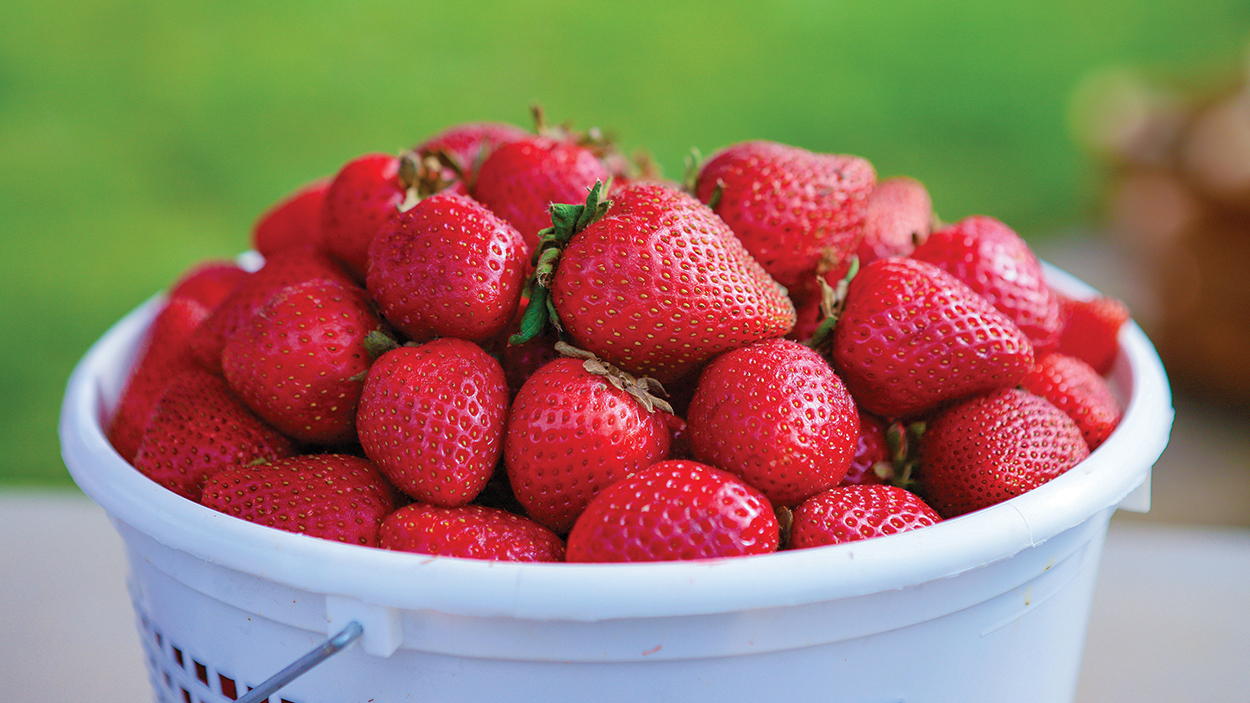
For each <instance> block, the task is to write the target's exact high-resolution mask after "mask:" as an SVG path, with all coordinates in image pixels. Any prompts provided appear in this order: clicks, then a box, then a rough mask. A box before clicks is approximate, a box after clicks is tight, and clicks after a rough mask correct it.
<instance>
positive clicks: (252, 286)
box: [191, 247, 352, 374]
mask: <svg viewBox="0 0 1250 703" xmlns="http://www.w3.org/2000/svg"><path fill="white" fill-rule="evenodd" d="M316 279H330V280H335V281H339V282H342V283H345V284H346V283H351V282H352V279H351V277H350V276H348V275H347V273H346V272H344V271H343V269H342V267H341V266H339V265H338V264H337V263H335V262H334V260H332V259H331V258H330V257H329V256H327V255H326V254H324V253H322V252H319V251H317V250H316V249H314V248H313V247H298V248H291V249H284V250H282V251H279V252H275V253H274V254H273V256H271V257H269V258H268V259H266V260H265V263H264V265H263V266H261V267H260V268H259V269H258V270H256V271H254V272H251V273H249V274H247V275H246V276H244V277H243V278H241V279H240V280H239V281H238V283H237V284H236V285H235V286H234V288H232V289H231V290H230V292H229V293H227V294H226V295H225V297H224V298H222V300H221V302H220V303H219V304H218V305H217V307H215V308H213V310H212V314H211V315H210V317H209V318H208V319H207V320H205V321H204V324H203V325H201V326H200V328H199V329H197V330H196V331H195V334H194V335H192V338H191V352H192V354H194V356H195V359H196V361H198V362H199V363H200V365H201V366H203V367H204V368H206V369H208V370H209V371H212V372H213V373H217V374H220V373H222V368H221V354H222V351H223V350H224V349H225V347H226V338H227V337H229V336H230V335H231V334H233V333H234V331H235V330H236V329H238V328H239V327H240V326H242V325H243V324H245V323H246V322H247V321H248V320H250V319H251V317H252V315H254V314H256V311H258V310H259V309H260V308H261V306H263V305H264V304H265V303H267V302H268V301H269V299H270V298H272V297H273V296H274V294H276V293H277V292H278V291H279V290H281V289H282V288H285V287H286V286H289V285H294V284H296V283H303V282H304V281H311V280H316Z"/></svg>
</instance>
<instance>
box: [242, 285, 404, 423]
mask: <svg viewBox="0 0 1250 703" xmlns="http://www.w3.org/2000/svg"><path fill="white" fill-rule="evenodd" d="M380 327H381V321H380V320H379V319H378V317H377V315H376V314H375V313H374V312H373V309H372V308H371V307H370V305H369V302H368V300H367V297H366V295H365V292H364V290H363V289H361V288H359V287H357V286H355V285H354V284H350V283H342V282H339V281H333V280H320V279H319V280H312V281H305V282H303V283H299V284H296V285H293V286H288V287H286V288H282V289H281V290H279V291H278V292H277V293H276V294H275V295H274V296H273V297H272V298H271V299H270V300H269V302H267V303H266V304H265V305H264V306H263V307H261V308H260V310H258V311H257V312H256V314H254V315H253V316H252V318H251V319H250V320H249V321H248V322H247V323H246V324H244V325H242V326H240V327H239V328H238V329H237V330H235V331H234V333H233V334H231V335H230V337H229V338H228V339H227V340H226V346H225V349H224V350H223V352H222V369H223V371H224V373H225V376H226V380H227V381H228V382H229V383H230V387H231V388H232V389H234V391H235V392H236V393H237V394H238V395H239V397H240V398H241V399H242V400H243V402H244V403H246V404H247V405H248V407H250V408H251V409H252V410H253V411H255V412H256V414H257V415H260V416H261V417H262V418H264V419H265V420H266V421H267V422H269V423H270V424H272V425H273V426H274V427H276V428H278V429H279V430H281V431H282V432H283V433H284V434H286V435H287V436H289V437H292V438H294V439H296V440H298V441H301V442H307V443H311V444H318V445H336V444H342V443H345V442H351V441H352V440H354V439H355V436H356V406H357V403H358V402H359V400H360V392H361V389H362V388H363V386H364V377H365V372H366V371H368V369H369V364H370V363H371V362H372V357H371V356H370V355H369V353H368V351H367V350H366V348H365V337H366V336H367V335H368V334H369V333H370V332H373V331H376V330H378V329H379V328H380Z"/></svg>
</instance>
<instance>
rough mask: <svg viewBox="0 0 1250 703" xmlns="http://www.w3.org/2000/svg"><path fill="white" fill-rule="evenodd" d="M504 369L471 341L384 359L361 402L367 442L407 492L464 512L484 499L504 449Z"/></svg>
mask: <svg viewBox="0 0 1250 703" xmlns="http://www.w3.org/2000/svg"><path fill="white" fill-rule="evenodd" d="M507 407H508V388H507V382H506V381H505V379H504V375H503V369H502V368H501V367H500V365H499V362H498V361H496V360H495V359H494V358H493V357H491V356H490V355H489V354H487V353H486V352H484V351H482V349H481V348H480V347H478V346H477V345H476V344H473V343H472V342H468V341H465V340H461V339H455V338H451V337H444V338H441V339H436V340H434V341H431V342H427V343H426V344H422V345H420V346H415V347H412V346H404V347H399V348H397V349H393V350H391V351H388V352H386V353H384V354H382V355H381V356H379V357H378V358H377V360H376V361H375V362H374V363H373V366H372V367H371V368H370V369H369V374H368V377H367V378H366V379H365V385H364V389H363V391H362V393H361V397H360V409H359V411H358V412H357V416H356V430H357V436H358V437H359V440H360V444H361V446H362V447H363V448H364V451H365V455H366V456H368V457H369V458H370V459H371V460H372V461H373V462H374V463H375V464H377V466H378V468H379V469H381V471H382V472H383V473H384V474H386V476H387V478H389V479H390V480H391V482H392V483H394V484H395V485H396V486H397V487H398V488H399V489H400V490H402V491H404V492H405V493H407V494H408V495H409V496H411V497H412V498H415V499H416V500H419V501H421V502H423V503H429V504H431V505H438V506H441V507H458V506H461V505H465V504H467V503H469V502H470V501H472V500H473V499H474V498H476V497H477V495H478V494H479V493H481V491H482V489H483V488H484V487H485V486H486V484H487V482H488V481H489V480H490V478H491V475H492V474H493V473H494V471H495V465H496V463H497V462H498V460H499V457H500V454H501V452H502V448H503V433H504V424H505V421H506V419H507Z"/></svg>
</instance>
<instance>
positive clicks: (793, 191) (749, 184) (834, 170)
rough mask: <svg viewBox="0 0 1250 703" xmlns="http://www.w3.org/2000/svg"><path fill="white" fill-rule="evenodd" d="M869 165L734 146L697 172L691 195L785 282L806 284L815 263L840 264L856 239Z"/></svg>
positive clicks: (871, 177)
mask: <svg viewBox="0 0 1250 703" xmlns="http://www.w3.org/2000/svg"><path fill="white" fill-rule="evenodd" d="M876 179H877V176H876V171H875V170H874V169H873V167H872V164H870V163H868V162H867V161H866V160H864V159H861V158H859V157H856V156H847V155H841V154H819V153H815V152H811V151H808V150H806V149H802V148H799V147H795V146H789V145H785V144H778V143H776V142H767V141H751V142H742V143H739V144H734V145H732V146H729V147H727V148H725V149H722V150H721V151H719V152H717V153H716V154H713V155H712V156H711V157H710V158H709V159H708V160H707V161H706V162H705V163H704V164H703V166H702V168H701V169H700V171H699V175H698V179H697V181H696V185H695V195H696V196H697V197H698V198H699V200H701V201H703V202H710V201H711V198H712V193H713V191H715V190H716V189H717V188H718V187H719V188H720V189H721V191H722V194H721V197H720V200H719V203H717V204H716V205H715V210H716V214H718V215H720V217H721V218H722V219H723V220H724V221H725V222H726V224H728V225H729V227H730V229H732V230H733V231H734V233H735V234H737V236H738V238H739V239H741V240H742V243H743V245H744V246H745V247H746V248H747V250H748V251H750V252H751V254H752V256H754V257H755V258H756V260H758V261H759V262H760V264H761V265H762V266H763V267H764V269H765V270H766V271H768V272H769V274H771V275H772V277H773V278H775V279H777V281H778V282H779V283H781V285H783V286H786V287H787V288H797V287H800V286H802V285H806V284H807V283H808V281H809V280H810V278H811V277H812V276H814V275H816V274H817V273H818V269H819V268H830V269H836V270H843V269H845V265H846V264H847V262H849V260H850V257H851V255H853V254H854V253H855V251H856V249H857V248H858V247H859V244H860V241H861V240H862V238H863V224H864V213H865V210H866V208H867V203H868V195H869V193H870V192H871V191H872V188H873V185H874V184H875V183H876Z"/></svg>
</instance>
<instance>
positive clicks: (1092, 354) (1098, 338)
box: [1057, 293, 1129, 376]
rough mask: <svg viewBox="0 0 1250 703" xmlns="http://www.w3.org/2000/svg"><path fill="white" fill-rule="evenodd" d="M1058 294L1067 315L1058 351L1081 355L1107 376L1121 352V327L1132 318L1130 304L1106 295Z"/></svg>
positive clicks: (1085, 360) (1062, 310)
mask: <svg viewBox="0 0 1250 703" xmlns="http://www.w3.org/2000/svg"><path fill="white" fill-rule="evenodd" d="M1057 295H1058V298H1059V306H1060V311H1061V312H1060V316H1061V317H1062V319H1063V329H1062V331H1061V333H1060V336H1059V346H1058V349H1057V351H1060V352H1062V353H1064V354H1067V355H1068V356H1075V357H1077V358H1078V359H1081V360H1082V361H1084V362H1085V363H1087V364H1089V365H1090V366H1092V367H1094V370H1095V371H1097V372H1098V373H1099V374H1101V375H1103V376H1106V375H1107V374H1109V373H1111V367H1112V366H1114V365H1115V360H1116V356H1117V355H1118V354H1119V353H1120V341H1119V334H1120V330H1121V329H1122V328H1123V327H1124V325H1125V324H1127V323H1128V321H1129V309H1128V306H1126V305H1125V304H1124V302H1123V301H1121V300H1118V299H1116V298H1113V297H1111V296H1106V295H1096V296H1094V297H1092V298H1073V297H1070V296H1067V295H1064V294H1062V293H1059V294H1057Z"/></svg>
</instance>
